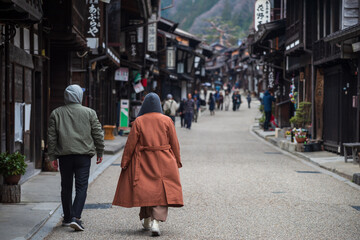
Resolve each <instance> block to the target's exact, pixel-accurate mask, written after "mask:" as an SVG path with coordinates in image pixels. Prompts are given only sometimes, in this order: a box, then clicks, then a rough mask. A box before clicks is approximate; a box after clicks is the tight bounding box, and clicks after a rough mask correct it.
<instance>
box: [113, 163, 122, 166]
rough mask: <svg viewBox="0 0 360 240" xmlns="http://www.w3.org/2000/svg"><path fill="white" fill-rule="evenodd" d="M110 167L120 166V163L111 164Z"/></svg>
mask: <svg viewBox="0 0 360 240" xmlns="http://www.w3.org/2000/svg"><path fill="white" fill-rule="evenodd" d="M111 166H121V164H120V163H113V164H111Z"/></svg>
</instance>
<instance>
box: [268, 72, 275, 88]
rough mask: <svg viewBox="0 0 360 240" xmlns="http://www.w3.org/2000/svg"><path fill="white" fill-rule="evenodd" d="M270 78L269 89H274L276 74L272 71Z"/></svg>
mask: <svg viewBox="0 0 360 240" xmlns="http://www.w3.org/2000/svg"><path fill="white" fill-rule="evenodd" d="M268 78H269V88H273V87H274V81H275V78H274V72H273V71H272V70H270V72H269V76H268Z"/></svg>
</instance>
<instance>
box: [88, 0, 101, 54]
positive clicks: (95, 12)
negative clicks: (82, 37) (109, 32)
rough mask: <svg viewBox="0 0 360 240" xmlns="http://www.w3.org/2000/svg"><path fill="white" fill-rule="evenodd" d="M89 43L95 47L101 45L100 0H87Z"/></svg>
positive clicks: (91, 46) (90, 46)
mask: <svg viewBox="0 0 360 240" xmlns="http://www.w3.org/2000/svg"><path fill="white" fill-rule="evenodd" d="M86 4H87V13H88V18H87V19H88V21H87V38H86V40H87V45H88V47H89V48H92V49H95V48H98V47H99V35H100V27H101V23H100V7H99V1H98V0H87V1H86Z"/></svg>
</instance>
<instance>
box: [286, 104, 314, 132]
mask: <svg viewBox="0 0 360 240" xmlns="http://www.w3.org/2000/svg"><path fill="white" fill-rule="evenodd" d="M290 123H291V124H293V125H294V127H296V128H305V127H306V126H308V125H310V124H311V103H310V102H301V103H300V104H299V107H298V109H296V112H295V116H293V117H292V118H291V119H290Z"/></svg>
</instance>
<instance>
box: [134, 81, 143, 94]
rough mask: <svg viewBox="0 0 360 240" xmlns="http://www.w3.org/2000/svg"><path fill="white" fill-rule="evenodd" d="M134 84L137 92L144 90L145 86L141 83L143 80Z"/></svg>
mask: <svg viewBox="0 0 360 240" xmlns="http://www.w3.org/2000/svg"><path fill="white" fill-rule="evenodd" d="M133 86H134V90H135V92H136V93H139V92H142V91H144V86H143V85H142V84H141V82H139V83H137V84H133Z"/></svg>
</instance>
